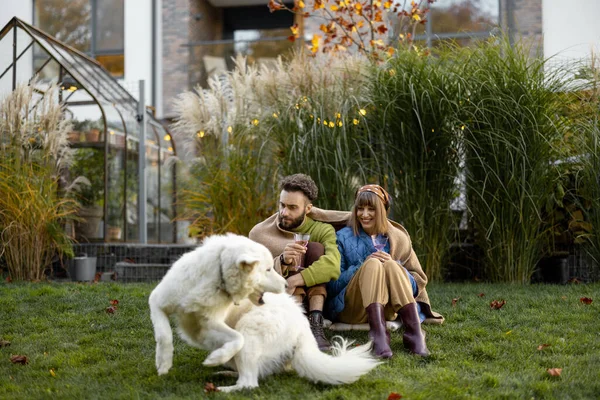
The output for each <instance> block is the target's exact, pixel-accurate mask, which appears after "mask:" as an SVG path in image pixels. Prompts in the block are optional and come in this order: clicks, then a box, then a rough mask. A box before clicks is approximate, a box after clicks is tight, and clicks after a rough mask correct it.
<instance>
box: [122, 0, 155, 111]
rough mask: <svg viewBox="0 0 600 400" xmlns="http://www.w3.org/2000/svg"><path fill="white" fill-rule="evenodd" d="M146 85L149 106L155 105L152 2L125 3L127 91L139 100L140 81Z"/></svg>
mask: <svg viewBox="0 0 600 400" xmlns="http://www.w3.org/2000/svg"><path fill="white" fill-rule="evenodd" d="M141 79H143V80H144V81H145V88H144V90H145V99H146V101H145V104H146V105H150V104H151V102H152V96H151V93H152V1H150V0H127V1H125V76H124V77H123V82H124V84H123V85H124V86H125V88H126V89H128V90H130V92H131V93H132V94H133V95H134V97H135V98H138V90H137V87H138V86H137V85H138V83H137V82H138V81H139V80H141Z"/></svg>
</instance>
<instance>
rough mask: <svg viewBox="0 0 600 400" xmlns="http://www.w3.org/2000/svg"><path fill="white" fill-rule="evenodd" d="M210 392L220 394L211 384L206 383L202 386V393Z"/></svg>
mask: <svg viewBox="0 0 600 400" xmlns="http://www.w3.org/2000/svg"><path fill="white" fill-rule="evenodd" d="M210 392H220V390H219V388H218V387H216V386H215V384H214V383H212V382H207V383H205V384H204V393H210Z"/></svg>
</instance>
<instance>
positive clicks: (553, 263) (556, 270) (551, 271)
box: [534, 255, 569, 285]
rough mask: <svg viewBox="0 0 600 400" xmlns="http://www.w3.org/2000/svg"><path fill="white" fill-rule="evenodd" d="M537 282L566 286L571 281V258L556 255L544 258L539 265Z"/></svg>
mask: <svg viewBox="0 0 600 400" xmlns="http://www.w3.org/2000/svg"><path fill="white" fill-rule="evenodd" d="M536 272H537V273H536V276H535V277H536V279H534V280H535V281H538V282H544V283H559V284H562V285H564V284H566V283H567V282H568V281H569V256H568V255H556V256H550V257H544V258H542V259H541V260H540V262H539V263H538V271H536Z"/></svg>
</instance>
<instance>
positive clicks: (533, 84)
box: [460, 38, 572, 283]
mask: <svg viewBox="0 0 600 400" xmlns="http://www.w3.org/2000/svg"><path fill="white" fill-rule="evenodd" d="M528 54H529V52H528V50H527V49H526V48H525V47H524V46H523V45H522V44H519V43H517V44H514V45H513V46H511V45H510V44H509V42H508V40H505V39H500V40H498V39H497V38H491V39H490V40H489V41H486V42H483V43H482V44H480V45H478V46H477V47H475V48H474V49H473V50H472V54H470V57H469V59H468V60H465V61H466V63H465V73H464V74H462V78H463V80H462V83H463V84H464V85H465V86H466V87H468V92H467V93H466V99H465V101H463V104H462V107H461V109H460V115H461V118H462V122H461V133H462V134H463V138H462V140H463V143H464V147H465V154H466V185H467V200H468V207H469V212H470V217H471V222H472V224H473V227H474V228H475V231H476V236H475V241H476V243H477V245H478V246H479V247H480V248H481V250H482V253H483V263H484V269H485V273H486V277H487V278H488V279H490V280H492V281H506V282H521V283H527V282H529V280H530V278H531V275H532V273H533V271H534V269H535V266H536V263H537V261H538V260H539V258H540V254H541V250H542V246H543V244H544V232H543V229H542V228H543V220H542V217H541V211H542V209H543V208H544V205H545V203H546V201H547V200H548V199H549V198H550V197H551V196H552V191H553V189H554V186H555V180H556V179H557V178H558V174H557V172H556V170H555V168H554V166H553V164H552V161H555V160H553V147H552V144H553V143H556V142H560V140H561V139H562V138H563V137H564V136H565V134H566V132H567V131H568V129H569V124H568V123H566V120H565V119H564V118H560V114H561V107H562V104H561V96H560V93H561V92H564V91H566V90H567V89H569V87H568V85H569V82H572V78H570V77H569V75H568V74H567V73H566V72H565V71H564V70H562V69H561V68H556V67H554V68H546V67H548V65H547V60H543V59H537V58H529V57H528Z"/></svg>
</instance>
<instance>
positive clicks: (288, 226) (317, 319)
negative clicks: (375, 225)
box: [249, 174, 347, 351]
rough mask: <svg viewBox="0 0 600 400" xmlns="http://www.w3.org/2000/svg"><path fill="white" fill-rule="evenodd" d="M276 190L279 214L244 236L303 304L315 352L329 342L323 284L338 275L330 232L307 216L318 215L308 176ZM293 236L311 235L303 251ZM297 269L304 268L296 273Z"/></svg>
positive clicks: (292, 177)
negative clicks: (266, 253) (260, 248)
mask: <svg viewBox="0 0 600 400" xmlns="http://www.w3.org/2000/svg"><path fill="white" fill-rule="evenodd" d="M280 188H281V193H280V195H279V212H278V213H276V214H274V215H272V216H271V217H269V218H267V219H266V220H265V221H263V222H261V223H259V224H257V225H256V226H255V227H254V228H252V230H251V231H250V235H249V237H250V239H252V240H254V241H256V242H259V243H261V244H263V245H265V246H266V247H267V248H268V249H269V250H270V251H271V254H272V255H273V257H274V266H275V269H276V270H277V271H278V272H279V273H280V274H281V275H282V276H283V277H285V278H286V279H287V283H288V293H289V294H291V295H294V296H295V297H296V298H298V300H299V301H301V302H303V303H304V302H305V300H307V303H308V311H309V313H308V319H309V322H310V328H311V331H312V333H313V335H314V337H315V339H316V340H317V343H318V345H319V349H320V350H322V351H326V350H328V349H329V347H330V343H329V341H328V340H327V338H326V337H325V334H324V333H323V305H324V304H325V298H326V296H327V292H326V290H325V284H326V283H327V282H329V281H330V280H335V279H337V278H338V276H339V275H340V253H339V251H338V248H337V244H336V236H335V230H334V228H333V227H332V226H331V225H329V224H327V223H323V222H319V221H317V220H315V219H313V218H310V216H309V215H308V214H311V213H312V214H315V215H317V216H318V215H320V210H319V209H317V208H316V207H313V205H312V202H313V201H314V200H315V199H316V198H317V194H318V188H317V185H316V184H315V182H314V181H313V180H312V178H311V177H310V176H308V175H304V174H295V175H290V176H287V177H285V178H284V179H283V180H282V181H281V183H280ZM346 218H347V213H340V218H339V221H338V222H342V221H344V220H345V219H346ZM294 233H308V234H310V242H309V244H308V247H307V248H305V247H304V246H303V245H301V244H297V243H295V242H294ZM297 265H302V266H304V267H305V269H302V270H300V271H296V266H297Z"/></svg>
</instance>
